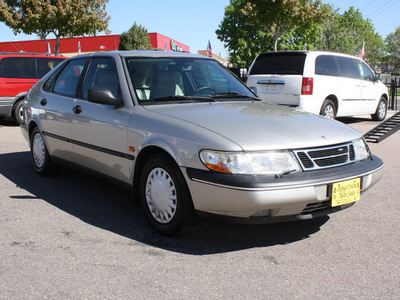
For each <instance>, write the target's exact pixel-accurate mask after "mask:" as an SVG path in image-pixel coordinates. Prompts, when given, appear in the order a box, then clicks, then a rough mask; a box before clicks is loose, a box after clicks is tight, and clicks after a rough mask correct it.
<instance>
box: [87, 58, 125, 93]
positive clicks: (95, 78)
mask: <svg viewBox="0 0 400 300" xmlns="http://www.w3.org/2000/svg"><path fill="white" fill-rule="evenodd" d="M92 88H102V89H109V90H110V91H111V93H112V94H113V96H114V97H115V98H118V94H119V81H118V74H117V69H116V66H115V62H114V60H113V59H112V58H109V57H101V58H94V59H93V61H92V63H91V64H90V67H89V71H88V74H87V76H86V80H85V85H84V88H83V94H82V97H83V98H84V99H86V97H87V94H88V91H89V89H92Z"/></svg>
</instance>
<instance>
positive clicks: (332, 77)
mask: <svg viewBox="0 0 400 300" xmlns="http://www.w3.org/2000/svg"><path fill="white" fill-rule="evenodd" d="M247 85H248V86H249V87H250V89H252V90H253V91H254V92H255V93H256V94H257V95H258V96H259V97H260V98H261V99H262V100H265V101H268V102H272V103H277V104H282V105H286V106H291V107H296V108H298V109H300V110H303V111H308V112H311V113H314V114H320V115H322V116H326V117H328V118H332V119H334V118H336V117H342V116H354V115H361V114H370V115H371V116H372V119H374V120H377V121H381V120H384V119H385V117H386V113H387V105H388V91H387V87H386V86H385V85H384V84H383V83H382V82H381V81H380V80H379V77H378V76H376V75H375V74H374V72H373V71H372V70H371V68H370V67H369V66H368V65H367V64H366V63H365V62H364V61H363V60H361V59H359V58H356V57H354V56H350V55H346V54H340V53H333V52H324V51H282V52H267V53H262V54H260V55H258V56H257V57H256V58H255V60H254V61H253V63H252V65H251V66H250V69H249V72H248V77H247Z"/></svg>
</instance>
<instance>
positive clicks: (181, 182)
mask: <svg viewBox="0 0 400 300" xmlns="http://www.w3.org/2000/svg"><path fill="white" fill-rule="evenodd" d="M140 201H141V203H142V206H143V209H144V211H145V214H146V217H147V220H148V221H149V223H150V225H151V226H152V227H153V228H154V229H155V230H156V231H158V232H159V233H161V234H163V235H166V236H172V235H175V234H176V233H178V232H179V231H180V230H181V229H182V227H183V226H184V225H187V224H188V222H187V220H190V219H192V220H193V218H195V214H194V208H193V203H192V199H191V197H190V193H189V190H188V187H187V185H186V182H185V179H184V178H183V175H182V174H181V172H180V170H179V168H178V166H177V165H176V164H175V162H174V161H173V160H172V159H171V158H170V157H169V156H168V155H166V154H161V153H160V154H155V155H153V156H152V157H150V159H149V160H148V161H147V162H146V164H145V166H144V168H143V171H142V174H141V178H140Z"/></svg>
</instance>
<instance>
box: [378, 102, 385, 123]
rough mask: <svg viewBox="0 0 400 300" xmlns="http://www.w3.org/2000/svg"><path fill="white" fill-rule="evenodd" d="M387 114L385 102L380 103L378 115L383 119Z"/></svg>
mask: <svg viewBox="0 0 400 300" xmlns="http://www.w3.org/2000/svg"><path fill="white" fill-rule="evenodd" d="M385 113H386V104H385V102H383V101H382V102H381V103H379V107H378V115H379V117H380V118H381V119H383V118H384V117H385Z"/></svg>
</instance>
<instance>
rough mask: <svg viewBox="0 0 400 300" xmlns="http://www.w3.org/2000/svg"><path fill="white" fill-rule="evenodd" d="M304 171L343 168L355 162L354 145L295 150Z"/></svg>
mask: <svg viewBox="0 0 400 300" xmlns="http://www.w3.org/2000/svg"><path fill="white" fill-rule="evenodd" d="M293 152H294V154H295V155H296V157H297V159H298V160H299V162H300V164H301V167H302V168H303V171H312V170H319V169H326V168H332V167H337V166H343V165H347V164H351V163H353V162H355V154H354V145H353V143H346V144H341V145H335V146H329V147H319V148H310V149H297V150H293Z"/></svg>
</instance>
